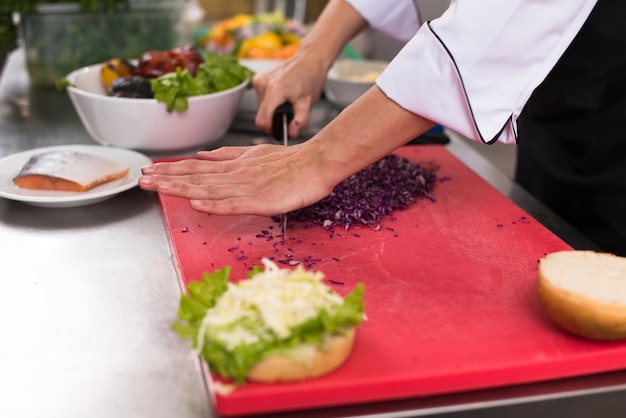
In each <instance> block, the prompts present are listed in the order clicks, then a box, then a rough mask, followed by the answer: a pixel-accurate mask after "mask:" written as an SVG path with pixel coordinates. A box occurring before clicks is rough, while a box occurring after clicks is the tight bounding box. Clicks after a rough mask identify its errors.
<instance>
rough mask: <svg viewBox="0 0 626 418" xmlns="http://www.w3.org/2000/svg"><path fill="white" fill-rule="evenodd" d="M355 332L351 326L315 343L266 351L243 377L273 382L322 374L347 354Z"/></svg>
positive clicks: (334, 367)
mask: <svg viewBox="0 0 626 418" xmlns="http://www.w3.org/2000/svg"><path fill="white" fill-rule="evenodd" d="M355 334H356V330H355V328H351V329H349V330H348V331H347V332H346V333H345V334H340V335H339V334H338V335H333V336H331V337H329V338H327V339H326V340H325V341H324V342H323V343H322V344H320V345H317V346H312V345H302V346H299V347H295V348H292V349H289V350H285V351H280V352H275V353H270V354H269V355H268V356H266V357H264V358H263V359H262V360H261V361H259V362H258V363H256V364H255V365H254V366H253V367H252V368H251V369H250V371H249V372H248V376H247V377H248V379H249V380H250V381H255V382H263V383H277V382H293V381H298V380H305V379H312V378H315V377H319V376H323V375H325V374H328V373H330V372H332V371H333V370H335V369H337V368H338V367H339V366H341V365H342V364H343V363H344V362H345V361H346V359H347V358H348V357H349V356H350V353H351V352H352V345H353V343H354V336H355Z"/></svg>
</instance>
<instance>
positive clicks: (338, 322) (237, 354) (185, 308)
mask: <svg viewBox="0 0 626 418" xmlns="http://www.w3.org/2000/svg"><path fill="white" fill-rule="evenodd" d="M229 273H230V268H229V267H225V268H223V269H221V270H217V271H216V272H214V273H213V274H210V273H205V274H203V276H202V281H201V282H192V283H190V284H189V286H188V295H183V296H181V303H180V308H179V311H178V316H179V318H180V321H179V322H176V323H174V325H173V328H174V330H176V332H177V333H178V334H179V335H180V336H181V337H182V338H184V339H188V340H191V341H192V345H193V346H194V347H195V348H198V347H197V339H198V332H199V329H200V325H201V323H202V319H203V318H204V314H205V313H206V310H207V309H209V308H211V307H212V306H214V305H215V303H217V300H218V299H219V297H220V296H221V295H222V294H223V293H224V292H225V291H226V289H227V283H228V275H229ZM364 289H365V288H364V285H363V284H362V283H358V284H357V285H356V286H355V287H354V289H353V290H352V291H351V292H350V293H349V294H348V295H347V296H346V297H345V298H344V301H343V304H342V305H340V306H339V307H338V308H337V309H334V310H333V311H332V312H328V311H325V310H322V311H321V312H320V313H319V315H318V316H317V317H315V318H312V319H309V320H308V321H306V322H304V323H303V324H301V325H300V326H298V327H297V328H295V329H293V330H292V332H291V334H290V335H289V337H287V338H279V337H277V336H276V335H273V334H272V335H273V337H272V338H270V339H261V340H259V341H258V342H256V343H254V344H240V345H238V346H236V347H235V348H234V349H232V350H231V349H229V348H227V347H226V345H225V344H224V343H223V342H222V341H220V340H219V339H218V338H216V335H217V334H218V333H219V332H221V331H224V330H227V328H228V326H225V327H222V328H217V327H215V328H211V329H209V330H207V332H206V334H205V338H204V344H203V347H202V351H201V355H202V357H203V358H204V360H205V361H206V362H207V364H208V365H209V368H210V370H211V371H212V372H213V373H216V374H218V375H219V376H221V377H223V378H225V379H229V380H232V381H234V383H235V384H237V385H241V384H243V383H245V379H246V375H247V373H248V371H249V370H250V368H251V367H252V366H253V365H254V364H255V363H257V362H258V361H259V360H261V359H262V358H263V357H264V356H266V355H267V354H269V353H271V352H274V351H279V350H284V349H289V348H293V347H296V346H298V345H301V344H312V345H317V344H320V343H321V342H322V341H323V340H324V337H325V336H328V335H330V334H343V333H345V332H346V331H347V330H349V329H350V328H353V327H356V326H359V325H360V324H361V322H362V320H363V295H364ZM229 326H238V327H244V328H246V329H249V330H252V331H254V330H259V329H264V328H265V326H264V324H262V323H260V320H258V319H257V320H254V319H249V318H248V319H244V320H241V321H239V322H237V324H236V325H232V324H231V325H229Z"/></svg>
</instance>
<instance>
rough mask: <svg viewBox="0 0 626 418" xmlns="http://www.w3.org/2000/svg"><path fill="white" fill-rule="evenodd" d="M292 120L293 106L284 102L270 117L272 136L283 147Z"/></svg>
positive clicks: (286, 141) (287, 137)
mask: <svg viewBox="0 0 626 418" xmlns="http://www.w3.org/2000/svg"><path fill="white" fill-rule="evenodd" d="M292 119H293V105H292V104H291V103H290V102H284V103H283V104H281V105H280V106H278V107H277V108H276V110H274V114H273V115H272V136H273V137H274V139H276V140H277V141H279V142H281V141H282V144H283V145H284V146H286V147H287V146H289V122H291V120H292ZM282 218H283V219H282V220H283V222H282V224H283V240H286V239H287V214H286V213H283V216H282Z"/></svg>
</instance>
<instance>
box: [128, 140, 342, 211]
mask: <svg viewBox="0 0 626 418" xmlns="http://www.w3.org/2000/svg"><path fill="white" fill-rule="evenodd" d="M309 155H311V153H310V152H307V151H306V149H305V148H304V147H302V146H300V145H294V146H291V147H283V146H280V145H270V144H261V145H256V146H253V147H226V148H220V149H217V150H215V151H203V152H200V153H198V154H197V158H195V159H188V160H182V161H178V162H173V163H156V164H153V165H150V166H147V167H144V168H143V170H142V171H143V176H141V177H140V179H139V186H140V187H141V188H143V189H145V190H150V191H158V192H160V193H163V194H166V195H170V196H178V197H182V198H186V199H189V200H190V201H191V206H192V208H194V209H196V210H198V211H201V212H207V213H213V214H228V215H244V214H245V215H262V216H274V215H279V214H281V213H286V212H289V211H291V210H295V209H299V208H302V207H305V206H308V205H310V204H312V203H315V202H316V201H318V200H320V199H322V198H324V197H325V196H327V195H328V194H329V193H330V192H331V191H332V189H333V187H334V185H335V184H333V181H335V182H338V181H340V179H334V180H332V181H330V182H325V180H324V179H323V178H322V177H321V176H320V175H319V173H318V171H317V170H318V168H316V167H315V164H316V162H315V159H316V158H315V155H312V157H313V158H312V159H311V158H310V157H309ZM295 161H297V164H295V163H294V162H295ZM326 181H328V179H327V180H326Z"/></svg>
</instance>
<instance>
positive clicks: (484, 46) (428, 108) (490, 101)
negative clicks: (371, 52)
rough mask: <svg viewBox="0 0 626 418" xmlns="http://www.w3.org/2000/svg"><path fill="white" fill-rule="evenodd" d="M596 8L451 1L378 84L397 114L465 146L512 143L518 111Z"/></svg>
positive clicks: (578, 0) (552, 2)
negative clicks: (433, 126)
mask: <svg viewBox="0 0 626 418" xmlns="http://www.w3.org/2000/svg"><path fill="white" fill-rule="evenodd" d="M354 1H355V2H357V0H354ZM378 3H380V4H381V5H380V6H379V7H383V6H382V5H383V4H384V5H385V7H389V6H387V4H388V2H386V1H378ZM398 3H401V2H398ZM595 3H596V1H591V0H549V1H531V0H506V1H503V0H473V1H467V0H466V1H456V0H452V2H451V4H450V7H449V9H448V10H446V12H444V14H443V15H442V16H441V17H440V18H438V19H435V20H433V21H430V22H428V23H425V24H423V25H422V26H421V27H420V29H419V30H418V31H417V33H416V34H415V36H413V37H412V38H411V39H410V40H409V41H408V43H407V44H406V45H405V47H404V48H403V49H402V50H401V51H400V52H399V53H398V55H397V56H396V57H395V58H394V59H393V60H392V62H391V63H390V64H389V66H388V67H387V69H386V70H385V71H384V72H383V73H382V74H381V75H380V77H379V78H378V80H377V85H378V86H379V87H380V89H381V90H382V91H383V92H384V93H385V94H386V95H387V96H388V97H389V98H390V99H392V100H393V101H395V102H396V103H398V104H399V105H400V106H402V107H403V108H405V109H407V110H409V111H411V112H413V113H416V114H419V115H421V116H423V117H425V118H427V119H430V120H432V121H434V122H436V123H438V124H440V125H443V126H445V127H447V128H450V129H451V130H453V131H456V132H458V133H460V134H462V135H464V136H466V137H468V138H470V139H473V140H476V141H482V142H486V143H491V142H495V141H500V142H504V143H515V142H516V139H517V130H516V120H517V118H518V117H519V115H520V113H521V111H522V108H523V107H524V105H525V103H526V102H527V100H528V98H529V97H530V95H531V93H532V92H533V90H534V89H535V88H536V87H537V86H538V85H539V84H540V83H541V82H542V81H543V79H544V78H545V77H546V76H547V74H548V73H549V71H550V70H551V69H552V67H553V66H554V65H555V64H556V62H557V61H558V59H559V58H560V56H561V55H562V54H563V53H564V51H565V49H566V48H567V47H568V45H569V44H570V43H571V41H572V40H573V38H574V37H575V36H576V34H577V33H578V31H579V30H580V28H581V27H582V25H583V23H584V22H585V20H586V19H587V17H588V16H589V14H590V13H591V10H592V8H593V7H594V5H595ZM399 7H400V6H395V7H393V8H394V9H395V8H399ZM386 24H387V25H391V26H393V23H392V22H387V23H386Z"/></svg>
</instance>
